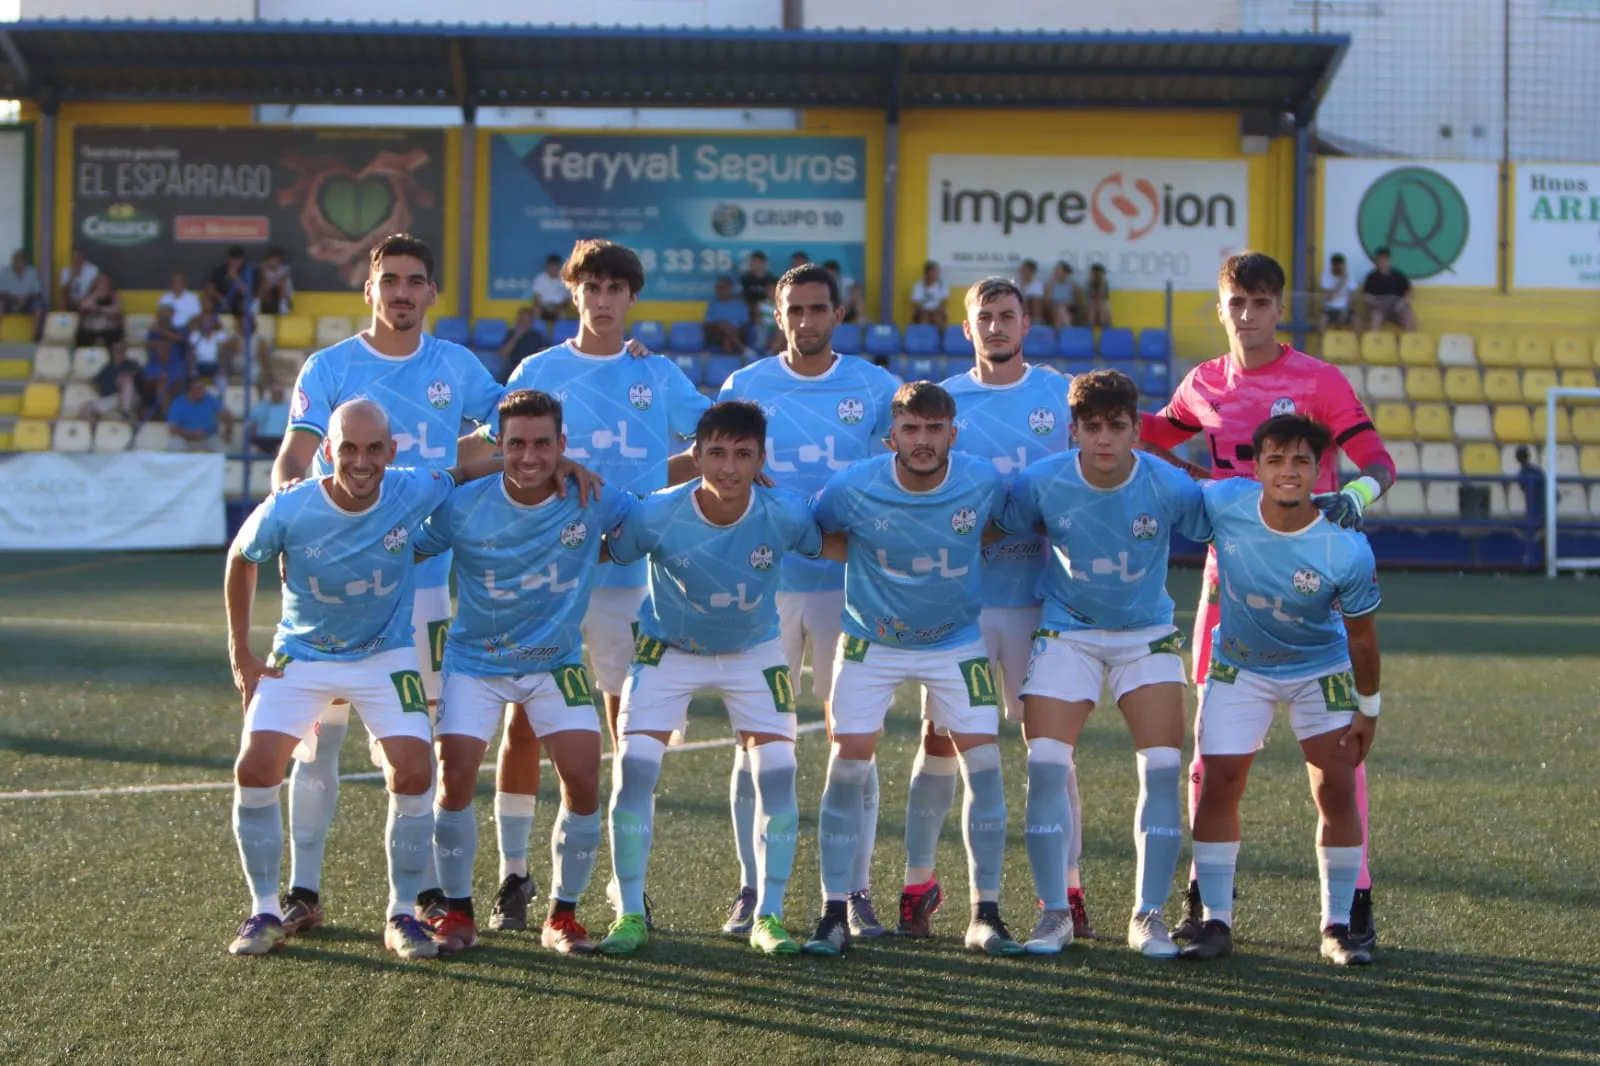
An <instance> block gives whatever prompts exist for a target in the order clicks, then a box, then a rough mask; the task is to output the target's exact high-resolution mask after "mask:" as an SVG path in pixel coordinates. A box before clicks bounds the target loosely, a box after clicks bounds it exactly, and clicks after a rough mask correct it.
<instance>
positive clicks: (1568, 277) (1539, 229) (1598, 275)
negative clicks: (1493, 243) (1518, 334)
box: [1511, 163, 1600, 290]
mask: <svg viewBox="0 0 1600 1066" xmlns="http://www.w3.org/2000/svg"><path fill="white" fill-rule="evenodd" d="M1512 182H1513V184H1512V189H1513V190H1514V191H1513V193H1512V201H1511V202H1512V205H1513V206H1512V215H1513V219H1512V227H1513V228H1512V233H1513V237H1512V244H1511V247H1512V251H1513V257H1512V278H1511V284H1512V285H1513V286H1514V287H1515V288H1519V289H1590V290H1593V289H1600V164H1594V163H1589V164H1583V163H1518V164H1517V170H1516V176H1515V177H1514V178H1513V179H1512Z"/></svg>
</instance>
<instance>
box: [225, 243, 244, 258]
mask: <svg viewBox="0 0 1600 1066" xmlns="http://www.w3.org/2000/svg"><path fill="white" fill-rule="evenodd" d="M228 258H229V259H243V258H244V249H243V248H241V247H239V246H238V245H237V244H236V245H234V246H233V247H231V248H229V249H228Z"/></svg>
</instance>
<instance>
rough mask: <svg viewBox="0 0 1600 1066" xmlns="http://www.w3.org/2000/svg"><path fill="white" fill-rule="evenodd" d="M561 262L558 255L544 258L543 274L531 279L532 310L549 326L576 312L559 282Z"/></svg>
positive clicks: (568, 292) (560, 281) (569, 292)
mask: <svg viewBox="0 0 1600 1066" xmlns="http://www.w3.org/2000/svg"><path fill="white" fill-rule="evenodd" d="M562 262H563V260H562V258H561V257H560V256H559V255H547V256H545V259H544V273H543V274H540V275H539V276H538V277H536V278H534V279H533V310H534V312H535V313H536V314H537V315H538V316H539V317H540V318H542V319H544V320H545V321H546V322H548V323H551V324H554V323H555V322H556V321H557V320H558V319H562V318H571V317H572V316H573V315H575V314H576V313H577V310H578V308H577V305H576V304H574V303H573V302H572V290H571V289H569V288H567V283H566V282H564V281H562V280H561V265H562ZM530 354H531V353H530ZM512 365H513V366H515V365H516V364H512Z"/></svg>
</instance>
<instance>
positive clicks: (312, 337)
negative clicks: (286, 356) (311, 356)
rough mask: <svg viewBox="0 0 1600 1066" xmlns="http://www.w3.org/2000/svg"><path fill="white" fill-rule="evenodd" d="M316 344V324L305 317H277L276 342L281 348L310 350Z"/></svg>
mask: <svg viewBox="0 0 1600 1066" xmlns="http://www.w3.org/2000/svg"><path fill="white" fill-rule="evenodd" d="M316 342H317V327H316V323H314V322H312V321H311V319H309V318H307V317H306V316H305V315H279V316H278V340H277V344H278V346H279V347H281V348H310V347H312V346H313V345H315V344H316Z"/></svg>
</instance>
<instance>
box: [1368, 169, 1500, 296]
mask: <svg viewBox="0 0 1600 1066" xmlns="http://www.w3.org/2000/svg"><path fill="white" fill-rule="evenodd" d="M1471 216H1472V213H1471V211H1469V210H1468V208H1467V200H1466V197H1464V196H1462V195H1461V190H1460V189H1458V188H1456V187H1455V183H1454V182H1452V181H1451V180H1450V179H1449V178H1447V177H1445V176H1444V175H1443V174H1440V173H1439V172H1438V171H1437V170H1429V169H1428V168H1426V167H1401V168H1400V169H1398V170H1391V171H1389V173H1387V174H1385V175H1383V176H1382V177H1381V178H1379V179H1378V180H1377V181H1375V182H1373V183H1372V184H1371V186H1369V187H1368V188H1367V192H1366V195H1364V196H1362V197H1361V206H1360V207H1359V208H1357V209H1356V234H1357V236H1359V237H1360V239H1361V247H1362V249H1363V250H1364V251H1365V252H1366V253H1367V256H1368V257H1369V258H1370V257H1371V256H1372V255H1373V253H1374V252H1376V251H1377V250H1378V249H1379V248H1383V247H1385V246H1387V247H1388V249H1389V251H1390V253H1391V255H1392V257H1393V261H1394V267H1395V269H1396V270H1398V271H1400V272H1401V273H1402V274H1405V275H1406V276H1407V277H1409V278H1413V279H1417V280H1421V279H1423V278H1431V277H1434V276H1435V275H1438V274H1444V273H1447V272H1449V271H1450V268H1451V266H1452V265H1454V263H1455V261H1456V260H1457V259H1459V258H1460V257H1461V253H1462V251H1464V250H1465V249H1466V247H1467V233H1468V232H1469V230H1470V228H1471V221H1472V217H1471Z"/></svg>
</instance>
